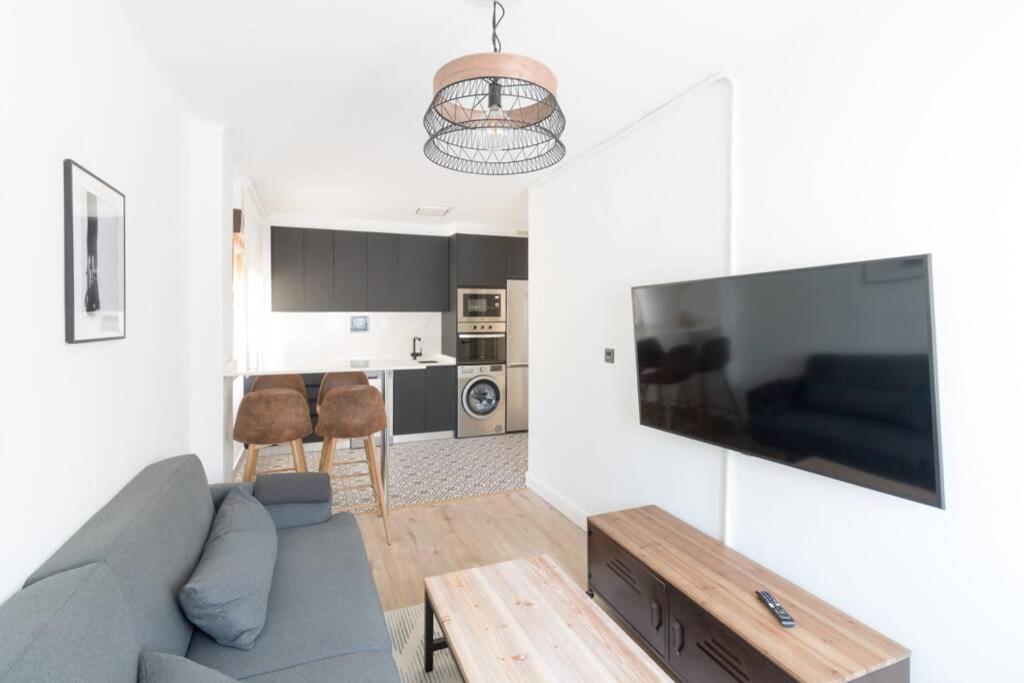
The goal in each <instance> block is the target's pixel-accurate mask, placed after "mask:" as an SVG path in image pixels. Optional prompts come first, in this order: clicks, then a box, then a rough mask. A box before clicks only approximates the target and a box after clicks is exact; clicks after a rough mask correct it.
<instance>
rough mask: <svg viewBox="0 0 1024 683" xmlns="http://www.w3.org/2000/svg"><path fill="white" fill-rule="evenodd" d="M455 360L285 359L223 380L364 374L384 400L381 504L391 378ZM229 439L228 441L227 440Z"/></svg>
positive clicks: (390, 434) (229, 373) (390, 435)
mask: <svg viewBox="0 0 1024 683" xmlns="http://www.w3.org/2000/svg"><path fill="white" fill-rule="evenodd" d="M454 365H455V358H453V357H452V356H445V355H441V354H438V355H433V356H425V357H423V358H420V359H418V360H413V359H412V358H367V359H359V358H336V359H324V360H320V359H316V360H308V359H301V360H299V359H285V360H284V362H280V363H268V364H267V365H264V366H261V367H258V368H247V369H239V368H232V367H229V368H226V370H225V372H224V377H225V378H226V379H237V378H242V379H248V378H254V377H258V376H260V375H285V374H299V375H322V374H325V373H328V372H365V373H366V376H367V378H368V379H369V380H370V383H371V384H373V385H374V386H376V387H377V388H378V389H379V390H380V393H381V396H382V397H383V398H384V409H385V411H386V413H387V418H388V420H387V426H386V428H385V430H384V434H383V435H382V437H381V449H380V460H381V470H380V471H381V479H382V480H383V488H384V502H385V504H387V492H388V465H387V463H388V447H389V446H390V445H391V444H392V443H394V377H395V371H405V370H426V368H431V367H444V366H454ZM232 422H233V421H232ZM229 438H230V437H229Z"/></svg>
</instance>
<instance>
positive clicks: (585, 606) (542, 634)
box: [424, 555, 672, 683]
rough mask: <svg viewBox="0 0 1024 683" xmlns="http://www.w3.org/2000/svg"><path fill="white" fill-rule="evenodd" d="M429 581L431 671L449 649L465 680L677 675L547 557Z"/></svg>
mask: <svg viewBox="0 0 1024 683" xmlns="http://www.w3.org/2000/svg"><path fill="white" fill-rule="evenodd" d="M425 583H426V599H425V601H424V612H425V615H424V616H425V622H424V624H425V626H426V631H425V636H424V638H425V645H426V650H425V657H424V660H425V661H424V667H425V669H426V670H427V671H431V670H433V668H434V651H435V650H440V649H443V648H446V647H447V648H451V651H452V653H453V654H454V655H455V661H456V663H458V666H459V669H460V670H461V672H462V676H463V678H465V679H466V681H467V682H468V683H474V682H476V681H486V682H487V683H493V682H495V681H587V682H588V683H589V682H592V681H671V680H672V679H671V678H669V676H668V675H666V674H665V673H664V672H663V671H662V670H661V668H660V667H659V666H658V665H657V664H656V663H655V662H654V661H653V660H652V659H651V658H650V657H648V656H647V654H645V653H644V651H643V650H642V649H641V648H640V646H639V645H637V644H636V643H635V642H633V640H632V639H631V638H630V637H629V636H628V635H626V633H625V632H624V631H623V630H622V629H621V628H619V626H618V625H617V624H615V622H613V621H612V620H611V618H610V617H609V616H608V615H607V614H605V613H604V611H602V610H601V608H600V607H598V606H597V604H595V603H594V601H593V600H591V599H590V598H589V597H587V594H586V593H584V592H583V589H582V588H580V587H579V586H577V585H576V584H575V583H574V582H573V581H572V579H570V578H569V576H568V575H567V574H566V573H565V572H564V571H562V569H561V568H560V567H559V566H558V565H557V564H555V562H554V560H552V559H551V558H550V557H548V556H547V555H537V556H535V557H529V558H525V559H522V560H512V561H511V562H501V563H499V564H492V565H488V566H486V567H476V568H473V569H464V570H462V571H457V572H452V573H450V574H442V575H440V576H432V577H430V578H428V579H427V580H426V582H425ZM435 613H436V614H437V620H438V622H439V623H440V624H441V630H442V631H443V632H444V637H443V638H435V637H434V614H435Z"/></svg>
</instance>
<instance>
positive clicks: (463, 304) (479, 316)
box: [458, 289, 505, 323]
mask: <svg viewBox="0 0 1024 683" xmlns="http://www.w3.org/2000/svg"><path fill="white" fill-rule="evenodd" d="M458 306H459V309H458V322H460V323H503V322H505V290H504V289H459V290H458Z"/></svg>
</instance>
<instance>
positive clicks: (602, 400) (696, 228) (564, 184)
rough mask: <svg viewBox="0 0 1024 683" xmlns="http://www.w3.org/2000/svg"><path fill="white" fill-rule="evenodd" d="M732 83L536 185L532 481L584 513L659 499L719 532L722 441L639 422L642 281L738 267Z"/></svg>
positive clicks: (703, 94)
mask: <svg viewBox="0 0 1024 683" xmlns="http://www.w3.org/2000/svg"><path fill="white" fill-rule="evenodd" d="M730 95H731V93H730V89H729V86H728V85H727V84H719V85H715V86H712V87H710V88H708V89H706V90H703V91H701V92H700V93H698V94H696V95H694V96H693V98H692V100H690V101H688V102H687V103H686V104H685V105H683V106H680V107H678V108H676V109H674V110H672V111H671V112H670V113H669V114H668V115H667V116H665V117H664V118H661V119H658V120H656V121H653V122H651V123H650V124H649V125H647V126H645V127H644V128H642V129H640V130H639V131H638V132H635V133H633V134H632V136H631V137H629V138H627V139H626V141H624V142H622V143H619V144H616V145H613V146H612V147H609V148H607V149H605V150H604V151H602V152H600V153H599V154H597V155H594V156H591V157H590V158H588V159H585V160H583V161H581V162H580V163H578V164H576V165H575V166H572V167H570V168H569V169H568V170H566V171H565V172H564V173H562V174H561V175H557V176H555V177H554V178H552V179H551V180H549V181H547V182H546V183H545V184H544V185H542V186H541V187H539V188H537V189H535V190H534V191H533V192H532V193H531V196H530V225H531V228H530V291H531V292H535V293H537V294H538V296H533V297H531V300H530V472H529V476H528V480H527V481H528V483H529V484H530V485H531V486H533V487H534V488H536V489H537V490H539V491H541V492H544V493H546V495H549V496H553V497H554V499H560V500H562V501H564V503H563V504H562V506H561V507H562V509H563V510H565V511H566V512H567V513H568V514H569V515H570V516H571V517H573V518H574V519H576V520H577V521H581V520H582V519H583V517H584V516H585V515H586V514H590V513H593V512H596V511H599V510H611V509H615V508H622V507H629V506H633V505H640V504H646V503H657V504H659V505H662V506H663V507H665V508H666V509H668V510H670V511H671V512H673V513H675V514H677V515H680V516H682V517H684V518H686V519H687V520H689V521H690V522H692V523H693V524H695V525H696V526H697V527H699V528H701V529H703V530H705V531H707V532H708V533H712V534H719V533H721V523H722V520H721V505H720V498H721V486H722V479H721V476H722V464H723V462H722V453H721V449H718V448H714V447H711V446H707V445H705V444H700V443H697V442H693V441H683V440H681V439H679V438H678V437H673V436H670V435H668V434H665V433H662V432H657V431H654V430H650V429H640V428H639V427H638V426H637V423H638V416H639V407H638V403H637V395H636V377H635V369H634V365H633V364H634V360H633V358H634V356H633V353H632V351H631V348H630V347H631V344H632V340H633V317H632V300H631V296H630V287H632V286H633V285H638V284H646V283H650V282H660V281H666V280H667V281H672V280H682V279H692V278H701V277H708V276H712V275H718V274H720V273H722V272H723V270H725V269H726V267H727V265H728V264H727V255H728V230H727V228H728V218H729V216H728V160H729V148H728V144H727V143H728V138H727V135H728V121H729V116H728V111H729V110H728V107H729V102H730ZM666 140H671V142H672V144H665V141H666ZM649 322H651V324H657V321H649ZM606 346H608V347H614V348H615V349H616V351H617V356H616V363H615V364H614V365H606V364H604V362H603V355H602V354H603V351H602V350H603V348H604V347H606Z"/></svg>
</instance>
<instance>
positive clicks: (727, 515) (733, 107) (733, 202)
mask: <svg viewBox="0 0 1024 683" xmlns="http://www.w3.org/2000/svg"><path fill="white" fill-rule="evenodd" d="M719 83H725V84H728V86H729V134H728V145H729V187H728V189H727V190H726V192H727V199H726V212H727V217H726V224H727V225H726V231H727V233H726V251H727V254H726V263H727V269H728V274H729V275H735V274H736V271H737V269H738V264H737V258H736V254H737V249H736V242H737V238H738V229H737V226H738V220H737V215H738V207H739V201H738V197H739V186H738V180H739V174H738V172H737V159H738V148H739V145H738V139H737V138H738V135H737V133H738V125H737V118H738V116H737V115H738V111H739V106H738V96H737V92H736V82H735V81H734V80H733V78H732V77H731V76H729V75H727V74H713V75H711V76H708V77H707V78H705V79H703V80H702V81H700V82H698V83H696V84H694V85H692V86H690V87H689V88H687V89H686V90H684V91H683V92H681V93H679V94H678V95H676V96H675V97H673V98H671V99H669V100H667V101H665V102H664V103H662V104H660V105H658V106H657V107H655V108H654V109H652V110H651V111H649V112H647V113H646V114H644V115H643V116H641V117H640V118H639V119H637V120H636V121H634V122H633V123H631V124H629V125H628V126H626V127H624V128H622V129H621V130H619V131H618V132H616V133H613V134H612V135H610V136H609V137H607V138H605V139H604V140H603V141H601V142H599V143H598V144H596V145H594V146H593V147H591V148H590V149H588V150H586V151H585V152H582V153H581V154H579V155H578V156H576V157H574V158H572V159H571V160H569V161H567V162H566V163H564V164H562V165H561V166H559V167H558V168H557V169H556V170H554V171H551V172H550V173H547V174H546V175H544V176H543V177H542V178H540V179H539V180H538V181H537V182H535V183H533V185H532V186H531V188H536V187H540V186H541V185H543V184H544V183H546V182H547V181H548V180H550V179H551V178H554V177H556V176H558V175H559V174H561V173H564V172H565V171H566V170H568V169H570V168H572V167H573V166H574V165H576V164H577V163H579V162H580V161H582V160H584V159H587V158H589V157H591V156H593V155H594V154H597V153H598V152H601V151H602V150H604V149H606V148H608V147H610V146H612V145H614V144H616V143H618V142H620V141H622V140H624V139H625V138H627V137H629V136H630V135H632V134H633V133H635V132H636V131H638V130H640V129H641V128H643V126H644V124H646V123H647V122H649V121H651V120H652V119H654V118H655V117H658V116H660V115H662V114H664V113H665V112H667V111H668V110H670V109H672V108H674V107H675V105H677V104H679V103H680V102H682V101H683V100H685V99H687V98H688V97H690V96H691V95H693V94H694V93H697V92H699V91H701V90H703V89H704V88H707V87H709V86H712V85H717V84H719ZM736 458H737V453H735V452H734V451H730V450H728V449H725V448H723V449H722V506H721V528H722V537H721V539H720V540H721V541H722V543H724V544H725V545H730V543H731V541H732V536H733V534H732V520H733V497H734V496H733V491H734V486H733V479H734V477H735V469H736Z"/></svg>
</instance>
